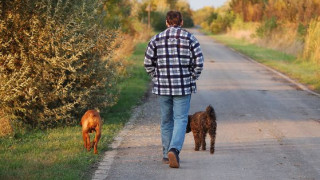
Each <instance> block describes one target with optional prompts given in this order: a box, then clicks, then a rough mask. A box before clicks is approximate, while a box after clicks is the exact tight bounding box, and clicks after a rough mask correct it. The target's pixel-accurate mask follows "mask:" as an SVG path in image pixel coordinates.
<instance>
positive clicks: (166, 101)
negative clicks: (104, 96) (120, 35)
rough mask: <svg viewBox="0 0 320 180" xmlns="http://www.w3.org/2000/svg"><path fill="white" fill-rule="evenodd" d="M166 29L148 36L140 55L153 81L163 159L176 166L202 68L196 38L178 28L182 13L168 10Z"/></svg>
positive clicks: (177, 165) (181, 22) (178, 165)
mask: <svg viewBox="0 0 320 180" xmlns="http://www.w3.org/2000/svg"><path fill="white" fill-rule="evenodd" d="M166 25H167V29H166V30H165V31H163V32H161V33H159V34H157V35H155V36H154V37H152V38H151V40H150V42H149V44H148V47H147V50H146V53H145V59H144V66H145V69H146V71H147V73H148V74H149V75H150V76H151V77H152V81H153V83H154V86H153V89H152V93H154V94H157V95H159V97H158V99H159V102H160V108H161V140H162V146H163V159H162V161H163V163H166V164H169V166H170V167H172V168H179V167H180V163H179V162H180V159H179V153H180V151H181V149H182V146H183V142H184V138H185V133H186V126H187V123H188V112H189V108H190V99H191V93H195V92H196V83H195V80H196V79H198V77H199V76H200V73H201V71H202V69H203V61H204V59H203V55H202V52H201V48H200V44H199V42H198V40H197V39H196V38H195V37H194V36H193V35H192V34H191V33H189V32H187V31H186V30H184V29H182V28H181V26H182V25H183V20H182V15H181V13H180V12H178V11H169V12H168V13H167V17H166Z"/></svg>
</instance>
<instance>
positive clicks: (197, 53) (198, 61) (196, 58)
mask: <svg viewBox="0 0 320 180" xmlns="http://www.w3.org/2000/svg"><path fill="white" fill-rule="evenodd" d="M191 56H192V57H191V58H192V71H193V72H192V76H193V78H194V79H198V78H199V76H200V74H201V71H202V69H203V62H204V58H203V54H202V50H201V47H200V44H199V42H198V40H197V39H196V38H195V37H194V36H191Z"/></svg>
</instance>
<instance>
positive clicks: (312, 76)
mask: <svg viewBox="0 0 320 180" xmlns="http://www.w3.org/2000/svg"><path fill="white" fill-rule="evenodd" d="M206 34H208V33H206ZM210 36H211V37H213V38H214V39H215V40H217V41H218V42H221V43H223V44H225V45H227V46H229V47H231V48H233V49H235V50H237V51H239V52H241V53H242V54H245V55H247V56H249V57H251V58H252V59H254V60H256V61H258V62H260V63H262V64H265V65H267V66H269V67H271V68H273V69H276V70H277V71H279V72H282V73H284V74H286V75H288V76H289V77H291V78H293V79H295V80H297V81H298V82H300V83H302V84H304V85H306V86H308V87H309V88H310V89H312V90H314V91H315V92H318V93H320V65H318V64H315V63H313V62H308V61H303V60H301V59H299V58H297V57H295V56H293V55H289V54H286V53H283V52H280V51H276V50H272V49H267V48H264V47H259V46H257V45H254V44H251V43H249V42H246V41H245V40H241V39H235V38H233V37H230V36H228V35H210Z"/></svg>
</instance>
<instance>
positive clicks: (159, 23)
mask: <svg viewBox="0 0 320 180" xmlns="http://www.w3.org/2000/svg"><path fill="white" fill-rule="evenodd" d="M150 16H151V18H150V19H151V26H152V27H153V28H154V30H156V31H163V30H165V29H166V28H167V26H166V14H165V13H164V12H160V11H154V12H151V15H150Z"/></svg>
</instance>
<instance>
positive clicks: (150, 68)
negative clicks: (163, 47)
mask: <svg viewBox="0 0 320 180" xmlns="http://www.w3.org/2000/svg"><path fill="white" fill-rule="evenodd" d="M155 67H156V48H155V44H154V43H153V41H150V42H149V44H148V47H147V50H146V53H145V57H144V68H145V69H146V71H147V73H148V74H149V75H150V76H151V77H152V78H154V77H155Z"/></svg>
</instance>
